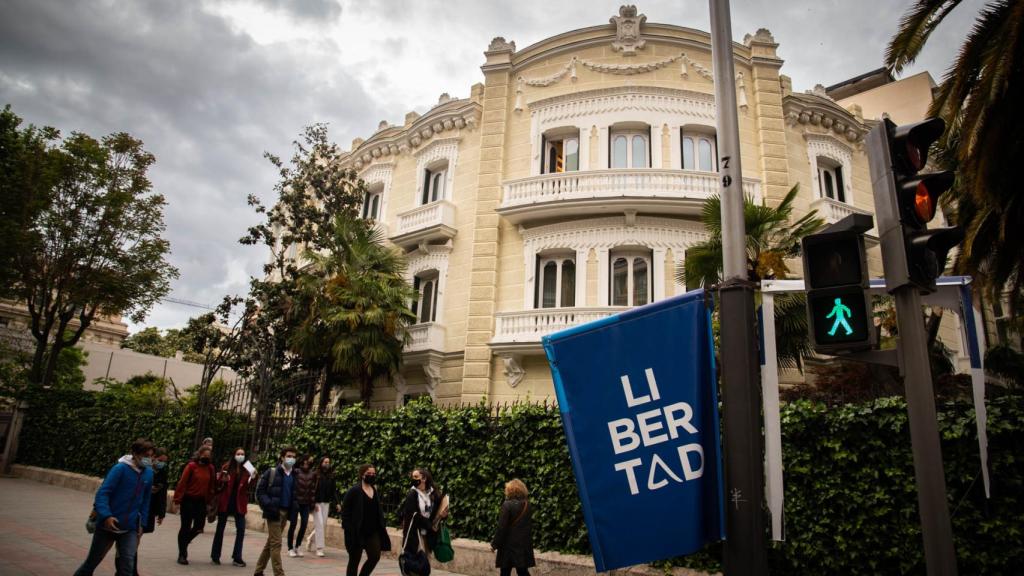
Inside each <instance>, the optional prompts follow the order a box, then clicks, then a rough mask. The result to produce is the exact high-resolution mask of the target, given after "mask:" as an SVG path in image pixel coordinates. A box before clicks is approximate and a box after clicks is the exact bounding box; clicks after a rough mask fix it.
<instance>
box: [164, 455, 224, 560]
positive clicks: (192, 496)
mask: <svg viewBox="0 0 1024 576" xmlns="http://www.w3.org/2000/svg"><path fill="white" fill-rule="evenodd" d="M214 475H215V472H214V470H213V464H211V463H210V448H209V447H208V446H202V447H201V448H199V450H198V451H197V452H196V458H195V459H194V460H190V461H189V463H188V464H187V465H186V466H185V470H184V471H183V472H182V473H181V479H180V480H178V486H177V487H175V488H174V503H175V504H177V505H178V506H179V512H178V513H179V514H181V529H180V530H178V564H188V545H189V543H190V542H192V540H193V539H194V538H195V537H196V536H198V535H199V534H200V533H201V532H202V531H203V526H204V525H205V524H206V504H207V503H208V502H210V501H211V500H212V499H213V495H214V490H215V489H214Z"/></svg>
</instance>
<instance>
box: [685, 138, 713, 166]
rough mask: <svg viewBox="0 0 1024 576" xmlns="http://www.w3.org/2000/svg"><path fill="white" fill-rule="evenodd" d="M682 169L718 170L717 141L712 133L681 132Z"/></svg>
mask: <svg viewBox="0 0 1024 576" xmlns="http://www.w3.org/2000/svg"><path fill="white" fill-rule="evenodd" d="M682 138H683V146H682V149H683V162H682V165H683V170H701V171H703V172H717V171H718V141H717V139H716V138H715V136H714V134H705V133H694V132H689V131H684V132H683V136H682Z"/></svg>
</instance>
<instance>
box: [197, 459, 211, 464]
mask: <svg viewBox="0 0 1024 576" xmlns="http://www.w3.org/2000/svg"><path fill="white" fill-rule="evenodd" d="M199 462H201V463H203V464H209V463H210V459H209V458H200V459H199Z"/></svg>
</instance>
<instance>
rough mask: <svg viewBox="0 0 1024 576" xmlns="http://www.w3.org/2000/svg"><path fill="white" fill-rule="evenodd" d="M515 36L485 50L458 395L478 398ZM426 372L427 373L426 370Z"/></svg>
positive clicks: (486, 370) (487, 366) (489, 322)
mask: <svg viewBox="0 0 1024 576" xmlns="http://www.w3.org/2000/svg"><path fill="white" fill-rule="evenodd" d="M515 51H516V45H515V43H514V42H506V41H505V39H504V38H501V37H498V38H495V39H494V40H491V44H490V46H489V47H488V48H487V51H486V52H484V56H485V57H486V58H487V62H486V63H485V64H484V65H483V66H481V67H480V69H481V70H482V71H483V73H484V96H483V100H482V104H483V115H482V117H481V122H480V169H479V173H478V174H479V180H478V185H477V197H476V217H475V221H474V223H473V229H474V235H473V248H472V250H473V259H472V265H471V271H470V286H469V314H468V320H467V326H466V351H465V356H464V361H463V367H462V399H463V400H464V401H469V402H477V401H479V400H481V399H482V398H483V397H484V396H485V395H487V394H488V393H489V392H490V384H491V349H490V346H488V342H490V340H491V338H492V336H493V331H494V328H493V326H494V309H495V300H496V299H497V283H498V226H499V225H500V221H499V216H498V213H497V212H495V209H496V208H497V207H498V203H499V202H500V201H501V177H502V161H503V160H504V153H505V131H506V120H507V116H508V106H509V97H510V95H511V92H512V90H514V86H512V78H511V77H510V74H509V72H510V70H511V69H512V55H513V54H515ZM428 377H429V375H428Z"/></svg>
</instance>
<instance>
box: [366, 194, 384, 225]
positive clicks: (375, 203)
mask: <svg viewBox="0 0 1024 576" xmlns="http://www.w3.org/2000/svg"><path fill="white" fill-rule="evenodd" d="M382 192H383V190H381V189H376V190H368V191H367V192H366V196H364V197H363V218H364V219H367V220H379V219H380V217H381V213H380V201H381V193H382Z"/></svg>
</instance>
